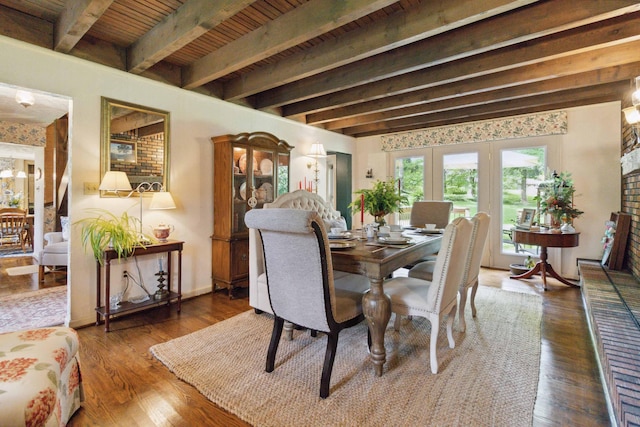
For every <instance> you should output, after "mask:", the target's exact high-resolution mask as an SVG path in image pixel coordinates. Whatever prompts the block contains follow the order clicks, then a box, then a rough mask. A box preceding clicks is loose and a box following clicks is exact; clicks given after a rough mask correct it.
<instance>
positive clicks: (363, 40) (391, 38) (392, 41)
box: [224, 0, 568, 108]
mask: <svg viewBox="0 0 640 427" xmlns="http://www.w3.org/2000/svg"><path fill="white" fill-rule="evenodd" d="M562 1H568V0H562ZM531 2H532V1H531V0H529V1H505V0H491V1H482V2H478V1H477V0H455V1H453V0H451V1H449V2H447V4H446V8H443V4H442V3H441V2H424V3H422V4H420V5H418V6H417V7H415V8H413V9H410V10H406V11H403V12H402V13H396V14H394V15H391V16H389V18H387V19H386V20H384V21H381V22H374V23H372V24H371V25H369V26H366V27H363V28H360V29H356V30H352V31H349V32H348V33H346V34H344V35H343V36H342V37H340V38H331V39H328V40H326V41H324V42H323V43H321V44H319V45H317V46H314V47H312V48H310V49H307V50H305V51H304V52H300V53H298V54H294V55H291V56H289V57H287V58H284V59H282V60H280V61H277V62H275V63H273V64H269V65H266V66H263V67H260V68H259V69H258V70H256V71H252V72H249V73H246V74H243V75H242V76H241V77H238V78H236V79H233V80H231V81H229V82H227V83H226V84H225V96H224V99H226V100H236V99H238V98H242V97H247V96H250V95H254V94H256V93H258V92H263V91H265V90H268V89H272V88H274V87H277V86H282V85H283V84H286V83H291V82H293V81H296V80H299V79H302V78H305V77H308V76H311V75H317V74H319V73H323V72H326V71H328V70H331V69H335V68H337V67H340V66H342V65H345V64H349V63H353V62H355V61H358V60H361V59H364V58H368V57H371V56H373V55H375V54H378V53H382V52H386V51H389V50H390V49H396V48H398V47H400V46H405V45H407V44H410V43H414V42H416V41H419V40H423V39H426V38H428V37H432V36H435V35H437V34H441V33H443V32H445V31H450V30H453V29H455V28H459V27H462V26H464V25H468V24H471V23H473V22H476V21H478V20H481V19H487V18H488V17H490V16H494V15H497V14H500V13H504V12H507V11H509V10H512V9H515V8H518V7H521V6H524V5H526V4H527V3H531ZM476 43H478V40H468V44H469V45H474V44H476ZM413 60H419V59H418V58H415V59H413ZM361 71H362V70H361V69H359V70H358V73H360V72H361ZM370 72H371V70H367V74H369V73H370ZM267 98H268V97H267ZM275 105H282V104H277V103H274V104H272V105H262V106H261V107H260V108H268V107H270V106H275Z"/></svg>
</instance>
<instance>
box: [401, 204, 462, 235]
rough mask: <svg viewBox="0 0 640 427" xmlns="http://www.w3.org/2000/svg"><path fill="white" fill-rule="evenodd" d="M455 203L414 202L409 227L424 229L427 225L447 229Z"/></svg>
mask: <svg viewBox="0 0 640 427" xmlns="http://www.w3.org/2000/svg"><path fill="white" fill-rule="evenodd" d="M452 210H453V202H445V201H442V200H421V201H418V202H413V206H411V218H410V220H409V225H411V226H412V227H424V225H425V224H435V225H436V228H445V227H446V226H447V224H449V218H450V217H451V211H452Z"/></svg>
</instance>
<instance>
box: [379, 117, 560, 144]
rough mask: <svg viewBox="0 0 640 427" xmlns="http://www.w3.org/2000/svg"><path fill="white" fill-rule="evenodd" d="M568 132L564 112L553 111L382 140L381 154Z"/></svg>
mask: <svg viewBox="0 0 640 427" xmlns="http://www.w3.org/2000/svg"><path fill="white" fill-rule="evenodd" d="M565 133H567V112H566V111H554V112H545V113H537V114H527V115H523V116H513V117H506V118H501V119H494V120H483V121H479V122H470V123H463V124H459V125H450V126H441V127H435V128H429V129H423V130H419V131H412V132H404V133H397V134H393V135H385V136H383V137H382V151H396V150H409V149H412V148H422V147H433V146H438V145H451V144H466V143H471V142H486V141H496V140H500V139H512V138H527V137H532V136H546V135H562V134H565Z"/></svg>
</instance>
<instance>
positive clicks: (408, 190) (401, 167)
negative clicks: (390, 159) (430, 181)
mask: <svg viewBox="0 0 640 427" xmlns="http://www.w3.org/2000/svg"><path fill="white" fill-rule="evenodd" d="M394 169H395V178H396V179H399V180H400V188H401V189H402V192H403V193H404V194H405V195H406V196H407V198H408V199H409V202H408V203H407V206H403V207H402V213H399V214H398V213H397V214H396V220H395V222H396V224H400V225H409V219H410V218H411V206H413V202H415V201H417V200H422V199H424V157H422V156H415V157H401V158H397V159H396V160H395V167H394Z"/></svg>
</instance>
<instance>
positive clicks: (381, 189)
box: [349, 178, 409, 225]
mask: <svg viewBox="0 0 640 427" xmlns="http://www.w3.org/2000/svg"><path fill="white" fill-rule="evenodd" d="M397 183H398V181H396V180H395V179H393V178H389V179H388V180H387V181H380V180H376V182H374V183H373V188H371V189H362V190H358V191H356V192H355V193H356V194H360V195H362V196H364V197H362V196H361V197H358V198H357V199H356V200H354V201H353V202H351V204H350V205H349V208H351V210H352V211H355V210H363V209H364V211H365V212H367V213H368V214H370V215H372V216H373V217H374V218H375V221H376V222H377V223H378V225H384V224H385V219H384V217H385V216H386V215H387V214H390V213H394V212H402V204H403V203H405V204H406V203H409V199H408V198H407V196H405V195H403V194H402V192H401V191H400V189H399V188H398V187H397ZM363 200H364V208H363V206H362V201H363Z"/></svg>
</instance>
